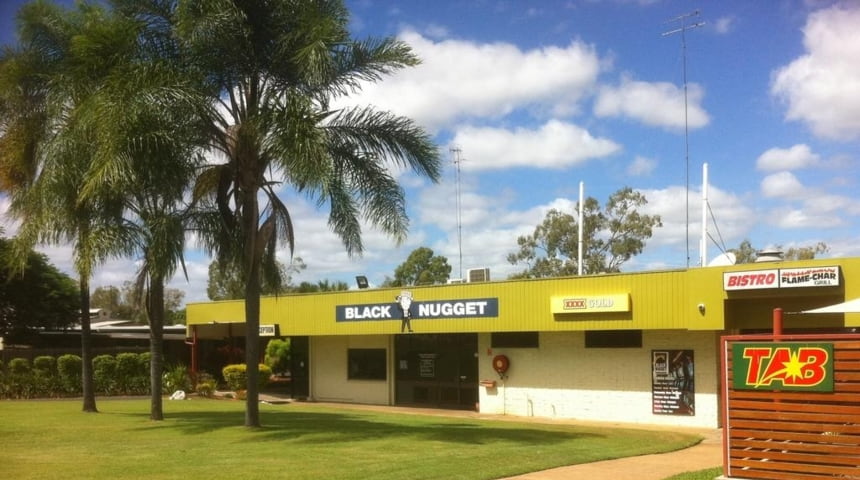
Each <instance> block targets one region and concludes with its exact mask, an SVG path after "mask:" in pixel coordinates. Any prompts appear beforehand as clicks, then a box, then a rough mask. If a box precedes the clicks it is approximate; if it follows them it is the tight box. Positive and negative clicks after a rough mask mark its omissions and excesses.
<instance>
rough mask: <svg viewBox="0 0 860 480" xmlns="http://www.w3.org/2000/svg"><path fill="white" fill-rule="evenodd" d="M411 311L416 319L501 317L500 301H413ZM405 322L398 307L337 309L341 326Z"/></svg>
mask: <svg viewBox="0 0 860 480" xmlns="http://www.w3.org/2000/svg"><path fill="white" fill-rule="evenodd" d="M409 311H410V312H411V313H412V317H411V318H412V319H441V318H488V317H498V316H499V299H498V298H475V299H465V300H442V301H430V302H418V301H413V302H412V304H411V305H410V306H409ZM401 318H402V312H401V311H400V306H399V305H398V304H397V303H373V304H362V305H338V306H336V307H335V319H336V321H338V322H357V321H374V320H400V319H401Z"/></svg>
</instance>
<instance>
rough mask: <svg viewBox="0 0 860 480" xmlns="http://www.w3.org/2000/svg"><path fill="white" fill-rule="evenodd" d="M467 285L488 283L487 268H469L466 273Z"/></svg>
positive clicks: (488, 270) (488, 272)
mask: <svg viewBox="0 0 860 480" xmlns="http://www.w3.org/2000/svg"><path fill="white" fill-rule="evenodd" d="M468 278H469V283H474V282H489V281H490V269H489V268H470V269H469V271H468Z"/></svg>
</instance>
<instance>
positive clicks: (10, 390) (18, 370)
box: [6, 358, 35, 398]
mask: <svg viewBox="0 0 860 480" xmlns="http://www.w3.org/2000/svg"><path fill="white" fill-rule="evenodd" d="M33 377H34V376H33V375H32V374H31V368H30V361H29V360H27V359H26V358H13V359H12V360H10V361H9V372H8V373H7V375H6V390H7V395H8V396H10V397H12V398H31V397H32V396H33V395H34V390H35V383H34V381H33Z"/></svg>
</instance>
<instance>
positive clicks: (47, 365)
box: [33, 355, 57, 375]
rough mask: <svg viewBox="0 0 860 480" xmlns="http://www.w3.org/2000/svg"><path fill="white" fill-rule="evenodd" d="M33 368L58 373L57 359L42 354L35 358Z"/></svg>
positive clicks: (47, 372) (53, 373) (49, 373)
mask: <svg viewBox="0 0 860 480" xmlns="http://www.w3.org/2000/svg"><path fill="white" fill-rule="evenodd" d="M33 369H34V370H36V371H38V372H41V373H43V374H46V375H55V374H56V373H57V359H56V358H54V357H52V356H50V355H42V356H39V357H36V358H34V359H33Z"/></svg>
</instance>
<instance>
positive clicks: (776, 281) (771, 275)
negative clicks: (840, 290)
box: [723, 266, 839, 291]
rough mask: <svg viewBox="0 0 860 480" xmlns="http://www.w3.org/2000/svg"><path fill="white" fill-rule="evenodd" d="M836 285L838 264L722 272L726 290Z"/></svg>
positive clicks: (837, 282)
mask: <svg viewBox="0 0 860 480" xmlns="http://www.w3.org/2000/svg"><path fill="white" fill-rule="evenodd" d="M837 286H839V267H838V266H833V267H812V268H778V269H777V268H773V269H769V270H753V271H745V272H724V273H723V289H724V290H726V291H730V290H759V289H765V288H806V287H837Z"/></svg>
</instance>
